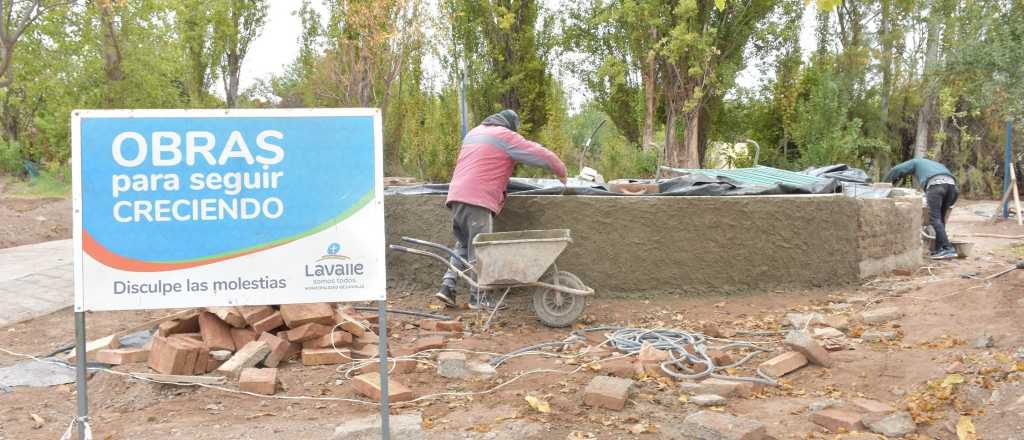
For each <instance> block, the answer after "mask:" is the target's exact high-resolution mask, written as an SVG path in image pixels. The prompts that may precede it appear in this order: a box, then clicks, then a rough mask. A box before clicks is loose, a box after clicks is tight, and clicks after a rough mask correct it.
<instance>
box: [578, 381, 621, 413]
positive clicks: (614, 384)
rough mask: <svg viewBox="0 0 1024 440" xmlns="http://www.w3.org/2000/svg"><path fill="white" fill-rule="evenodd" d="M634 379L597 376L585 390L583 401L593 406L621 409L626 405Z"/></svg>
mask: <svg viewBox="0 0 1024 440" xmlns="http://www.w3.org/2000/svg"><path fill="white" fill-rule="evenodd" d="M632 388H633V381H632V380H630V379H622V378H618V377H611V376H596V377H594V378H593V379H591V381H590V383H589V384H587V388H586V389H585V390H583V403H584V404H586V405H589V406H593V407H600V408H607V409H612V410H616V411H618V410H621V409H622V408H625V407H626V400H627V399H629V392H630V390H631V389H632Z"/></svg>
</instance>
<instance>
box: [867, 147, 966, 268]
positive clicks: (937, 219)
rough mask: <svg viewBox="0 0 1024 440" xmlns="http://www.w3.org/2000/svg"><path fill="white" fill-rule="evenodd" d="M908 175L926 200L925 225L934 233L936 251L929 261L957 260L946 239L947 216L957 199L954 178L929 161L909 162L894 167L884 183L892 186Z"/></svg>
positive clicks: (952, 248)
mask: <svg viewBox="0 0 1024 440" xmlns="http://www.w3.org/2000/svg"><path fill="white" fill-rule="evenodd" d="M908 174H913V175H914V180H915V183H916V184H917V185H918V186H919V187H920V188H922V189H924V194H925V200H926V201H927V203H928V222H929V223H930V224H931V225H932V228H933V229H935V249H934V250H933V251H932V253H931V255H930V258H932V259H933V260H947V259H951V258H956V257H957V254H956V248H954V247H953V244H952V243H950V242H949V236H948V235H946V215H947V214H949V210H950V209H953V204H954V203H956V199H957V198H958V197H959V196H960V190H959V189H958V188H957V185H956V178H954V177H953V173H950V172H949V169H948V168H946V167H945V166H944V165H942V164H941V163H938V162H935V161H933V160H928V159H911V160H908V161H906V162H903V163H901V164H899V165H896V166H894V167H893V168H892V170H890V171H889V174H888V175H886V176H885V181H886V182H893V183H895V182H896V181H898V180H900V179H902V178H903V177H904V176H906V175H908Z"/></svg>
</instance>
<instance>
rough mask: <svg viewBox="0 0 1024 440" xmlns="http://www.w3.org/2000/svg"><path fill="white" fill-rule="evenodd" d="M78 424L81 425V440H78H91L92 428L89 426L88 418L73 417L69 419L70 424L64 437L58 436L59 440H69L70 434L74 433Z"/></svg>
mask: <svg viewBox="0 0 1024 440" xmlns="http://www.w3.org/2000/svg"><path fill="white" fill-rule="evenodd" d="M79 424H81V425H82V428H83V429H82V438H80V439H78V440H92V426H89V418H88V417H75V418H73V419H71V424H70V425H68V429H67V430H66V431H64V435H62V436H60V440H71V438H72V437H71V435H72V432H74V431H75V427H76V426H78V425H79Z"/></svg>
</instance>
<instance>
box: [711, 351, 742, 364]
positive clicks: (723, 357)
mask: <svg viewBox="0 0 1024 440" xmlns="http://www.w3.org/2000/svg"><path fill="white" fill-rule="evenodd" d="M708 357H710V358H711V361H712V362H714V363H715V365H717V366H719V367H721V366H725V365H732V363H733V362H736V360H735V359H733V357H732V355H731V354H729V352H727V351H722V350H714V349H712V350H708Z"/></svg>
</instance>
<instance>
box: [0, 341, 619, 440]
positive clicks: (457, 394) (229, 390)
mask: <svg viewBox="0 0 1024 440" xmlns="http://www.w3.org/2000/svg"><path fill="white" fill-rule="evenodd" d="M437 351H444V350H437ZM453 351H454V350H453ZM463 351H468V350H463ZM0 352H2V353H5V354H8V355H10V356H15V357H21V358H25V359H30V360H32V361H35V362H40V363H44V364H53V365H57V366H61V367H64V368H68V369H74V367H73V366H71V365H68V364H65V363H63V362H58V361H51V360H47V359H40V358H38V357H36V356H33V355H30V354H24V353H18V352H14V351H10V350H7V349H5V348H2V347H0ZM626 356H628V355H626ZM621 357H625V356H621ZM614 359H618V358H608V359H602V360H598V361H594V362H589V363H587V364H583V365H580V366H579V367H578V368H576V369H574V370H572V371H566V370H551V369H536V370H530V371H526V372H524V373H520V374H518V375H516V376H514V377H513V378H512V379H509V380H507V381H505V382H501V383H499V384H498V385H496V386H494V387H492V388H490V389H487V390H484V391H467V392H449V393H437V394H428V395H425V396H421V397H419V398H416V399H413V400H409V401H405V402H396V403H392V404H391V407H392V408H396V407H402V406H408V405H411V404H414V403H417V402H422V401H425V400H433V399H438V398H441V397H447V396H452V397H460V396H476V395H483V394H490V393H493V392H495V391H497V390H499V389H501V388H504V387H506V386H508V385H510V384H512V383H514V382H516V381H518V380H519V379H522V378H523V377H526V376H529V375H533V374H542V373H546V374H566V375H567V374H575V373H577V372H579V371H580V370H581V369H583V368H585V367H587V366H589V365H591V364H599V363H601V362H607V361H611V360H614ZM89 370H90V371H98V372H103V373H108V374H112V375H115V376H121V377H128V378H132V379H136V380H140V381H143V382H149V383H154V384H160V385H171V386H186V387H199V388H208V389H211V390H216V391H221V392H225V393H229V394H239V395H247V396H251V397H256V398H260V399H276V400H297V401H303V400H305V401H322V402H344V403H354V404H359V405H367V406H375V407H379V406H380V403H378V402H371V401H366V400H359V399H348V398H344V397H313V396H277V395H272V396H271V395H265V394H256V393H252V392H249V391H242V390H236V389H232V388H227V387H222V386H217V385H210V384H203V383H181V382H173V381H163V380H156V379H151V378H148V377H143V376H138V375H137V374H135V373H128V372H123V371H115V370H111V369H109V368H96V367H92V368H89ZM84 422H85V421H81V420H79V419H78V418H76V419H75V420H74V421H72V426H74V424H75V423H84Z"/></svg>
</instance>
